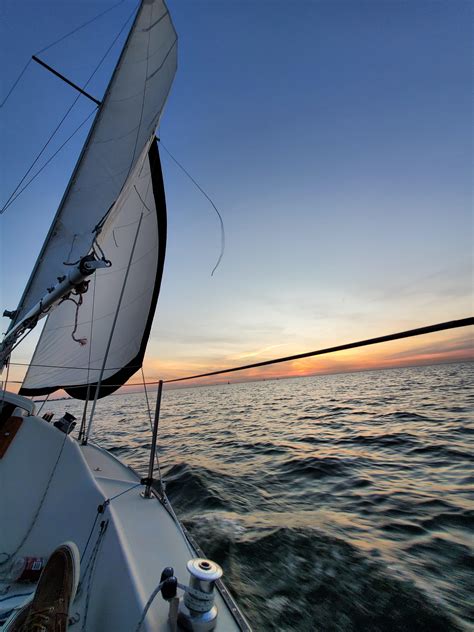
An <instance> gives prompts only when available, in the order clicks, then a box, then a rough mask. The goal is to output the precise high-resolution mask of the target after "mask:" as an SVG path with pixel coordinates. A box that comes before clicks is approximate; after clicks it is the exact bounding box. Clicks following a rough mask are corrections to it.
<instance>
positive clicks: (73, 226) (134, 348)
mask: <svg viewBox="0 0 474 632" xmlns="http://www.w3.org/2000/svg"><path fill="white" fill-rule="evenodd" d="M176 63H177V36H176V32H175V30H174V27H173V24H172V22H171V18H170V15H169V13H168V10H167V8H166V6H165V4H164V2H163V1H162V0H143V2H142V4H141V6H140V8H139V10H138V13H137V15H136V18H135V21H134V24H133V26H132V29H131V31H130V34H129V36H128V39H127V42H126V44H125V46H124V49H123V51H122V54H121V57H120V59H119V62H118V64H117V67H116V69H115V71H114V74H113V76H112V79H111V81H110V84H109V87H108V89H107V91H106V93H105V96H104V99H103V101H102V105H101V107H100V109H99V111H98V114H97V116H96V119H95V121H94V124H93V126H92V128H91V131H90V133H89V136H88V139H87V142H86V144H85V146H84V149H83V151H82V154H81V156H80V158H79V161H78V164H77V165H76V168H75V170H74V173H73V175H72V177H71V180H70V183H69V185H68V187H67V189H66V192H65V194H64V197H63V199H62V202H61V204H60V206H59V209H58V212H57V214H56V217H55V219H54V222H53V224H52V226H51V229H50V231H49V234H48V236H47V238H46V241H45V244H44V246H43V249H42V251H41V254H40V256H39V258H38V261H37V264H36V266H35V269H34V270H33V273H32V276H31V278H30V280H29V283H28V285H27V287H26V290H25V292H24V294H23V297H22V299H21V301H20V305H19V308H18V310H17V313H16V315H15V320H14V322H13V323H12V326H14V325H15V323H18V322H19V321H20V320H21V318H22V317H23V316H24V315H25V314H27V313H28V310H29V309H30V308H31V307H32V306H33V305H34V304H35V303H37V302H38V301H39V300H40V299H41V297H42V296H43V295H44V294H45V292H46V291H47V288H48V287H49V286H51V285H52V284H54V282H55V281H56V278H57V277H61V276H62V275H65V274H67V273H68V272H69V270H70V267H69V266H68V264H70V263H72V262H76V261H77V260H79V259H81V258H82V257H84V256H85V255H87V254H88V253H90V252H91V251H95V252H100V253H102V252H103V253H104V256H105V257H106V258H107V259H108V260H110V262H111V264H112V265H111V267H109V268H105V269H100V270H97V272H96V273H95V274H94V275H93V276H92V277H91V280H90V281H89V287H88V289H87V291H86V292H85V293H82V294H77V295H71V296H70V297H69V299H68V300H65V301H63V302H62V303H61V304H60V305H59V306H57V307H55V309H54V310H53V311H51V313H50V314H49V315H48V317H47V322H46V324H45V327H44V329H43V332H42V334H41V337H40V340H39V343H38V345H37V348H36V351H35V353H34V357H33V360H32V363H31V366H30V368H29V370H28V373H27V375H26V378H25V380H24V383H23V386H22V389H21V391H20V392H21V393H23V394H28V395H36V394H45V393H49V392H52V391H54V390H56V389H57V388H64V389H66V390H67V391H68V392H69V393H70V394H71V395H72V396H73V397H78V398H86V397H93V396H94V386H95V385H96V383H97V381H98V379H99V375H102V379H101V389H100V393H99V397H102V396H103V395H106V394H107V393H109V392H111V391H112V390H115V389H116V388H118V387H119V386H121V384H123V383H124V382H125V381H126V380H127V379H128V378H129V377H130V376H131V375H132V374H133V373H134V372H135V371H137V370H138V369H139V368H140V366H141V362H142V359H143V354H144V351H145V346H146V342H147V339H148V335H149V331H150V327H151V320H152V318H153V313H154V309H155V305H156V300H157V296H158V291H159V286H160V282H161V274H162V270H163V263H164V250H165V244H166V210H165V199H164V191H163V182H162V176H161V165H160V161H159V155H158V149H157V144H156V140H155V138H154V132H155V129H156V127H157V125H158V122H159V119H160V116H161V113H162V110H163V107H164V104H165V101H166V98H167V96H168V93H169V90H170V88H171V83H172V81H173V78H174V74H175V71H176ZM125 281H126V283H125ZM71 299H73V300H71ZM119 306H120V310H118V307H119ZM102 369H103V374H102ZM91 386H92V388H91Z"/></svg>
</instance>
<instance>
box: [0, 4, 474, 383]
mask: <svg viewBox="0 0 474 632" xmlns="http://www.w3.org/2000/svg"><path fill="white" fill-rule="evenodd" d="M112 4H113V2H110V3H109V2H107V3H106V2H97V1H95V0H94V1H90V2H85V1H82V2H71V1H68V2H52V1H48V0H45V1H44V2H41V3H39V2H28V1H26V2H22V3H18V2H13V1H11V0H3V4H2V17H1V21H2V34H1V39H2V42H1V48H2V51H1V52H2V58H3V59H4V62H3V66H2V85H1V95H5V94H6V92H7V91H8V89H9V87H10V85H11V82H12V81H13V80H14V78H15V77H16V76H17V75H18V73H19V71H20V70H21V68H22V67H23V65H24V63H25V62H26V61H27V59H28V56H29V55H31V54H32V53H35V52H36V51H38V50H40V49H41V48H43V47H44V46H46V45H47V44H49V43H50V42H52V41H54V40H56V39H57V38H58V37H60V36H61V35H63V34H64V33H66V32H67V31H69V30H71V29H73V28H74V27H75V26H77V25H79V24H81V23H82V22H84V21H86V20H88V19H90V18H91V17H93V16H94V15H96V14H98V13H100V12H101V11H103V10H104V9H106V8H107V7H109V6H111V5H112ZM133 6H134V3H133V2H129V1H128V0H126V1H125V2H123V4H121V5H120V6H119V7H117V8H116V9H115V10H113V11H111V12H110V13H108V14H107V16H106V17H104V18H102V19H101V20H99V21H98V22H96V23H94V24H93V25H91V26H90V27H88V28H86V29H83V30H82V31H80V32H78V33H77V34H76V35H74V36H72V37H71V38H68V39H67V40H65V41H64V42H61V43H60V44H58V45H57V46H55V47H53V48H51V49H49V50H48V51H46V52H45V53H44V54H42V55H41V56H42V57H43V58H44V59H45V60H46V61H47V62H48V63H50V64H51V65H53V66H54V67H56V68H58V70H60V71H61V72H63V73H64V74H66V75H67V76H69V77H70V78H71V79H72V80H74V81H76V82H78V83H81V82H83V81H84V80H85V79H86V78H87V77H88V75H89V74H90V72H91V71H92V69H93V68H94V66H95V64H96V63H97V61H98V59H99V58H100V57H101V56H102V54H103V53H104V52H105V50H106V49H107V47H108V45H109V43H110V42H111V41H112V40H113V38H114V37H115V35H116V33H117V32H118V31H119V29H120V28H121V26H122V25H123V23H124V21H125V20H126V17H127V16H128V15H129V14H130V12H131V11H132V9H133ZM169 8H170V11H171V13H172V16H173V19H174V22H175V26H176V29H177V31H178V35H179V47H180V48H179V67H178V74H177V77H176V80H175V84H174V87H173V90H172V94H171V97H170V99H169V102H168V105H167V108H166V111H165V114H164V117H163V120H162V125H161V129H160V136H161V138H162V140H163V142H164V144H165V145H166V147H167V148H168V149H169V150H170V151H171V152H172V154H173V155H174V156H175V157H176V158H177V159H178V160H179V161H180V162H182V163H183V164H184V166H185V167H186V169H188V170H189V171H190V172H191V174H192V175H193V177H194V178H195V179H196V180H197V181H198V182H199V183H200V185H201V186H202V187H203V188H204V189H205V190H206V191H207V193H208V194H209V195H210V196H211V197H212V198H213V200H214V201H215V203H216V204H217V206H218V207H219V209H220V211H221V213H222V215H223V218H224V222H225V228H226V252H225V255H224V259H223V261H222V263H221V266H220V267H219V268H218V270H217V271H216V273H215V275H214V276H213V277H212V278H211V276H210V272H211V270H212V268H213V266H214V263H215V261H216V259H217V256H218V254H219V246H220V235H219V224H218V221H217V218H216V217H215V214H214V212H213V210H212V208H211V207H210V205H209V203H208V202H207V201H206V200H205V199H204V198H203V197H202V196H201V195H200V193H199V192H197V191H196V189H195V188H194V186H193V185H192V184H191V183H190V182H189V180H187V179H186V177H185V176H184V175H183V174H182V173H181V172H180V171H179V170H178V169H177V167H176V166H175V165H174V164H173V163H172V161H171V160H170V159H169V158H168V157H167V156H166V155H163V169H164V175H165V184H166V191H167V197H168V211H169V239H168V253H167V262H166V267H165V276H164V282H163V286H162V292H161V298H160V301H159V304H158V310H157V315H156V320H155V327H154V332H153V335H152V339H151V342H150V345H149V352H150V360H149V364H148V367H149V371H151V372H153V373H154V374H155V373H157V372H159V373H166V372H168V373H173V372H174V371H177V370H178V369H177V367H181V368H182V370H183V371H184V372H186V371H187V368H188V367H189V369H190V370H194V369H195V368H196V369H201V368H210V369H212V368H214V367H215V366H223V365H227V364H233V363H236V362H238V361H239V359H240V358H243V357H246V358H249V357H254V358H255V360H259V359H264V358H266V357H272V356H275V355H283V354H284V355H287V354H288V353H298V352H303V351H306V350H308V349H312V348H317V347H318V346H322V345H327V344H337V343H339V342H347V341H350V340H356V339H359V338H363V337H367V336H373V335H382V334H384V333H388V332H391V331H396V330H399V329H405V328H410V327H416V326H421V325H425V324H430V323H434V322H438V321H443V320H450V319H455V318H461V317H465V316H468V315H470V313H471V312H472V295H471V282H472V277H471V274H472V272H471V270H472V133H471V126H472V97H471V94H472V74H471V66H470V64H471V59H472V31H471V24H472V5H471V3H469V2H460V1H458V0H450V1H449V2H443V1H436V2H422V1H413V2H405V1H392V0H389V1H386V2H376V1H370V2H359V1H357V0H351V1H350V2H344V1H329V0H327V1H318V2H316V1H314V2H303V1H299V0H298V1H295V2H277V1H274V0H271V1H264V2H245V1H242V2H233V1H230V0H229V1H227V2H218V1H213V2H204V1H200V0H198V1H194V2H190V1H183V2H176V1H173V2H169ZM122 39H123V38H122ZM114 53H115V57H116V55H117V54H118V47H116V48H115V49H114ZM113 59H114V58H113V56H111V57H110V58H108V62H107V64H106V65H105V67H104V71H103V72H100V73H98V76H97V77H96V78H95V79H94V81H93V82H91V84H90V86H89V90H90V92H91V93H92V94H94V95H96V96H98V97H100V96H101V95H102V92H103V89H104V86H105V85H106V80H107V75H108V73H110V71H111V68H112V67H113ZM74 97H75V94H74V92H73V91H72V89H71V88H69V87H67V86H65V85H62V84H61V82H59V81H58V80H57V79H56V78H54V77H52V76H49V75H48V73H47V72H46V71H44V70H43V69H42V68H40V67H36V66H34V65H33V64H32V65H30V67H29V68H28V70H27V72H26V73H25V76H24V77H23V79H22V81H21V82H20V83H19V85H18V87H17V89H16V90H15V92H14V93H13V94H12V97H11V98H10V99H9V101H8V102H7V104H6V105H5V106H4V108H2V109H1V110H0V116H1V119H2V127H1V144H2V173H3V176H2V182H1V192H2V199H5V198H7V197H8V195H9V193H10V191H11V189H12V188H14V186H15V185H16V183H17V180H18V177H19V176H21V175H22V174H23V172H24V171H25V169H26V168H27V167H28V166H29V163H30V162H31V158H32V157H33V156H34V155H35V152H37V151H38V150H39V148H40V147H41V144H42V143H43V142H44V140H45V139H46V138H47V136H48V135H49V133H50V132H51V131H52V129H54V127H55V125H56V124H57V123H58V122H59V120H60V118H61V116H62V114H63V113H64V112H65V110H66V109H67V107H68V105H69V104H70V103H71V102H72V100H73V99H74ZM89 111H91V104H90V103H89V102H87V101H86V100H81V101H80V103H79V104H78V106H77V108H76V109H75V110H74V113H73V116H72V117H71V119H70V120H68V122H67V123H66V125H65V128H64V132H62V134H63V135H62V136H60V137H59V140H58V141H57V145H56V146H58V145H59V144H60V142H61V140H60V139H65V138H66V137H67V136H68V135H69V134H70V133H71V132H72V131H73V129H74V128H75V126H76V125H78V124H79V122H80V121H82V120H83V118H84V117H85V116H86V115H87V113H88V112H89ZM85 131H86V128H84V130H83V133H82V135H81V134H78V135H77V136H76V137H75V138H74V140H73V141H72V142H71V143H69V144H68V146H67V148H66V149H65V150H63V151H62V152H61V153H60V154H59V156H58V157H57V158H56V159H55V160H54V161H53V162H52V163H51V165H49V166H48V167H47V168H46V169H45V171H44V173H43V174H42V176H43V177H40V178H39V179H38V180H37V181H35V183H34V184H33V185H32V186H31V187H30V188H29V189H28V190H27V192H25V194H23V195H22V196H21V197H20V198H19V199H18V200H17V201H16V202H15V204H14V205H12V206H11V207H10V208H9V209H8V210H7V211H6V212H5V214H4V215H3V216H2V217H1V219H0V221H1V231H2V234H1V236H2V269H1V283H2V298H1V307H2V309H3V308H5V307H8V308H14V307H15V306H16V303H17V301H18V299H19V296H20V294H21V291H22V288H23V286H24V284H25V282H26V280H27V278H28V275H29V272H30V270H31V267H32V266H33V264H34V261H35V259H36V255H37V253H38V251H39V249H40V247H41V244H42V241H43V238H44V236H45V234H46V231H47V229H48V226H49V223H50V221H51V218H52V216H53V215H54V212H55V210H56V208H57V205H58V203H59V200H60V197H61V194H62V191H63V190H64V187H65V185H66V183H67V180H68V177H69V174H70V171H71V170H72V167H73V165H74V162H75V159H76V157H77V153H78V151H79V149H80V146H81V143H82V139H83V138H84V134H85ZM25 227H26V228H27V230H25ZM4 322H5V321H4ZM5 328H6V323H5V325H4V329H5ZM30 352H31V343H29V344H26V343H25V346H24V350H23V351H20V353H19V357H20V356H21V358H22V359H23V358H27V356H28V354H29V353H30ZM180 370H181V369H180Z"/></svg>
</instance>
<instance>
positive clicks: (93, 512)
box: [0, 416, 248, 632]
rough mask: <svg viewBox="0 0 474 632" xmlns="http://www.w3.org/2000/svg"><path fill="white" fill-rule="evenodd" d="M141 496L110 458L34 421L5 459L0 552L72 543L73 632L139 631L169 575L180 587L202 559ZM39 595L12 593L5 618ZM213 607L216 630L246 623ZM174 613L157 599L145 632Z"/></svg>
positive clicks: (220, 603)
mask: <svg viewBox="0 0 474 632" xmlns="http://www.w3.org/2000/svg"><path fill="white" fill-rule="evenodd" d="M58 459H59V460H58ZM46 490H47V491H46ZM45 492H46V495H45V496H44V494H45ZM124 492H125V493H124ZM141 492H143V486H141V485H140V479H139V477H138V475H137V474H136V473H135V472H134V471H133V470H132V469H131V468H129V467H127V466H125V465H124V464H123V463H121V462H120V461H119V460H118V459H116V458H115V457H113V456H112V455H111V454H110V453H109V452H107V451H106V450H103V449H102V448H100V447H98V446H96V445H90V444H89V445H87V446H82V445H80V444H79V443H78V442H77V441H76V440H75V439H73V438H72V437H70V436H66V435H65V434H64V433H63V432H61V431H59V430H58V429H56V428H55V427H54V426H53V425H52V423H48V422H46V421H45V420H43V419H41V418H39V417H36V416H26V417H24V418H23V421H22V423H21V426H20V428H19V430H18V432H17V433H16V436H15V437H14V439H13V441H12V442H11V444H10V445H9V447H8V449H7V450H6V452H5V454H4V456H3V458H1V459H0V552H5V553H12V552H13V551H15V549H16V548H17V547H18V546H19V544H20V543H21V542H22V540H23V539H24V538H25V535H26V534H28V536H27V538H26V540H25V542H24V544H23V545H22V546H21V549H20V550H19V552H18V555H23V556H34V557H44V558H48V556H49V555H50V554H51V553H52V551H53V550H54V549H55V548H56V547H57V546H58V545H59V544H61V543H62V542H64V541H66V540H72V541H74V542H75V543H76V544H77V546H78V548H79V551H80V553H81V557H82V560H81V583H80V588H79V591H78V595H77V597H76V599H75V601H74V603H73V604H72V606H71V609H70V615H71V618H72V621H71V624H70V629H71V630H73V631H74V630H87V632H132V631H134V630H136V628H137V625H138V622H139V621H140V618H141V616H142V613H143V610H144V607H145V605H146V603H147V601H148V599H149V597H150V595H151V593H152V592H153V590H154V589H155V588H156V586H157V585H158V584H159V582H160V575H161V572H162V570H163V569H164V568H165V567H167V566H172V567H173V568H174V571H175V575H176V576H177V578H178V581H179V582H180V583H183V584H187V583H188V573H187V570H186V562H187V561H188V560H189V559H190V558H192V557H198V554H197V552H196V551H195V550H194V549H193V547H192V545H191V544H190V542H189V541H188V540H187V538H186V537H185V535H184V533H183V530H182V528H181V526H180V525H179V523H177V522H176V521H175V520H174V518H173V517H172V515H171V514H170V512H169V511H168V510H167V509H166V508H165V507H164V506H163V504H162V503H161V502H160V501H159V500H158V498H157V497H155V496H152V498H150V499H145V498H143V496H142V495H141ZM119 494H121V495H119ZM43 496H44V501H43V503H42V505H41V506H40V504H41V501H42V498H43ZM108 501H109V502H108ZM99 507H101V511H98V508H99ZM38 510H39V511H38ZM104 529H105V530H104ZM101 533H102V535H101ZM4 557H5V556H3V557H2V558H0V560H1V559H4ZM2 589H3V590H4V591H5V589H6V586H5V585H0V592H2ZM33 589H34V585H31V584H15V585H13V586H11V587H10V588H9V589H8V591H6V592H4V594H3V595H0V613H1V612H2V609H3V611H4V612H5V610H8V609H11V607H13V606H14V605H15V602H14V600H11V599H9V598H10V597H12V596H13V595H15V594H17V593H21V594H22V595H24V594H25V593H26V592H29V591H32V590H33ZM180 593H181V591H178V594H180ZM25 599H27V598H25V597H22V598H21V600H25ZM227 601H229V600H228V598H227ZM215 603H216V605H217V608H218V611H219V615H218V623H217V627H216V630H217V631H219V630H225V631H227V630H239V629H241V626H240V625H239V624H238V623H237V620H236V619H235V618H234V616H233V615H232V613H231V610H232V611H234V613H235V615H236V617H237V619H238V618H239V616H241V615H240V614H239V613H236V611H235V610H234V607H232V606H233V605H234V604H229V606H230V607H229V606H228V605H227V603H226V602H225V601H224V599H223V598H222V595H221V594H216V601H215ZM168 611H169V606H168V603H167V602H165V601H164V600H163V599H162V597H161V595H159V594H158V595H157V597H156V598H155V599H154V601H153V603H152V605H151V607H150V609H149V611H148V614H147V616H146V618H145V621H144V622H143V625H142V627H141V629H142V630H150V631H151V630H154V631H155V632H156V631H158V630H169V629H170V627H169V622H168ZM0 621H1V616H0ZM244 629H248V628H245V624H244Z"/></svg>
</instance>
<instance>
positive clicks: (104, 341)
mask: <svg viewBox="0 0 474 632" xmlns="http://www.w3.org/2000/svg"><path fill="white" fill-rule="evenodd" d="M176 65H177V35H176V32H175V30H174V27H173V24H172V21H171V18H170V15H169V12H168V10H167V8H166V6H165V5H164V3H163V2H162V0H143V1H142V3H141V5H140V8H139V9H138V12H137V14H136V17H135V20H134V23H133V26H132V28H131V30H130V33H129V36H128V38H127V41H126V43H125V45H124V48H123V51H122V53H121V56H120V58H119V61H118V63H117V66H116V68H115V71H114V73H113V75H112V78H111V80H110V83H109V86H108V88H107V90H106V93H105V96H104V98H103V100H102V102H101V104H100V106H99V108H98V111H97V114H96V117H95V120H94V123H93V125H92V127H91V130H90V132H89V135H88V138H87V140H86V143H85V145H84V148H83V150H82V153H81V155H80V157H79V160H78V162H77V165H76V167H75V169H74V172H73V174H72V176H71V179H70V181H69V184H68V186H67V189H66V191H65V193H64V196H63V199H62V201H61V203H60V206H59V209H58V211H57V214H56V216H55V218H54V221H53V223H52V226H51V228H50V230H49V233H48V236H47V238H46V241H45V243H44V245H43V248H42V250H41V253H40V255H39V257H38V260H37V262H36V265H35V267H34V269H33V272H32V275H31V277H30V280H29V282H28V284H27V286H26V288H25V291H24V293H23V296H22V298H21V300H20V303H19V306H18V308H17V310H16V311H15V312H11V313H10V314H9V315H10V317H11V318H12V322H11V326H10V328H9V330H8V332H7V334H6V336H5V338H4V340H3V342H2V344H1V347H0V359H1V361H2V366H5V365H6V364H7V363H8V360H9V357H10V354H11V352H12V350H13V349H14V348H15V346H16V344H18V342H19V341H20V340H21V339H22V337H23V336H24V335H25V334H27V333H28V332H29V330H31V329H32V328H34V327H35V326H36V324H37V323H38V321H39V320H40V319H41V318H43V317H45V318H46V323H45V325H44V328H43V330H42V333H41V336H40V339H39V342H38V344H37V347H36V350H35V352H34V355H33V358H32V361H31V364H30V366H29V368H28V371H27V374H26V377H25V379H24V382H23V384H22V387H21V390H20V395H15V394H13V393H8V392H5V391H4V392H1V393H0V403H1V409H0V415H1V417H0V431H1V433H0V434H1V436H0V507H1V511H0V592H1V593H2V599H1V600H0V622H2V621H6V619H7V618H8V617H10V618H11V620H13V619H14V618H15V616H16V615H15V612H16V611H18V609H20V608H21V607H22V606H23V605H24V604H25V602H26V601H28V600H29V599H30V598H31V593H32V592H33V590H34V584H20V583H18V582H17V581H16V580H18V579H19V577H15V576H14V574H13V575H12V573H10V574H9V572H8V571H9V570H11V569H12V568H13V567H14V566H15V564H16V562H17V561H18V559H20V560H21V559H27V558H28V559H33V558H34V559H44V560H46V559H47V558H48V557H49V556H50V554H51V553H52V552H53V551H54V550H55V548H56V547H57V546H58V545H59V544H61V543H62V542H64V541H66V540H72V541H74V542H75V543H76V544H77V547H78V549H79V552H80V555H81V576H80V583H79V590H78V593H77V597H76V599H75V601H74V602H73V604H72V606H71V609H70V613H69V614H70V623H69V627H70V628H71V629H73V630H76V629H77V630H88V631H90V632H94V631H97V632H122V631H123V632H131V631H133V630H138V629H141V630H170V629H171V630H172V629H187V630H211V629H214V628H215V629H216V630H248V629H249V627H248V624H247V623H246V622H245V620H244V618H243V616H242V615H241V613H240V612H239V610H238V608H237V606H236V605H235V603H234V601H233V600H232V598H231V596H230V595H229V593H228V591H227V590H226V589H225V587H224V586H223V584H222V583H221V582H220V580H219V577H220V574H221V571H220V569H219V567H218V566H217V565H216V564H214V563H213V562H210V561H207V560H204V559H201V558H202V555H201V554H200V552H199V551H198V550H197V549H196V547H195V545H194V544H193V543H191V541H190V539H189V536H188V535H187V534H186V533H185V531H184V529H183V527H182V526H181V525H180V523H179V521H178V520H177V518H176V516H175V514H174V512H173V510H172V508H171V506H170V504H169V501H168V499H167V498H166V495H165V494H164V491H163V490H162V489H161V488H159V487H158V486H156V485H154V481H153V480H152V472H153V465H152V464H153V458H154V449H155V442H156V430H157V422H158V413H159V400H158V404H157V417H156V419H155V429H154V430H155V432H154V441H153V448H152V454H151V458H150V472H149V476H148V477H147V478H146V479H142V480H140V477H139V476H138V474H137V473H136V472H134V471H133V470H132V469H131V468H130V467H128V466H125V465H124V464H122V463H121V462H120V461H119V460H117V459H116V458H115V457H114V456H112V455H111V454H110V453H108V452H107V451H106V450H103V449H101V448H100V447H98V446H96V445H94V444H92V443H91V442H90V441H89V436H90V433H91V428H92V422H93V420H94V415H95V404H96V402H97V399H98V398H101V397H105V396H107V395H109V394H110V393H112V392H113V391H115V390H116V389H118V388H119V387H120V386H121V385H123V384H124V383H125V382H126V381H127V380H128V379H129V378H130V377H131V376H132V375H133V374H134V373H135V372H136V371H138V370H139V369H140V367H141V366H142V362H143V357H144V354H145V349H146V345H147V341H148V337H149V334H150V328H151V324H152V319H153V314H154V311H155V307H156V303H157V299H158V294H159V290H160V284H161V278H162V274H163V265H164V258H165V249H166V205H165V195H164V188H163V180H162V173H161V165H160V157H159V152H158V143H157V139H156V138H155V129H156V127H157V125H158V122H159V120H160V116H161V114H162V111H163V107H164V104H165V102H166V99H167V96H168V93H169V90H170V88H171V84H172V81H173V78H174V74H175V70H176ZM58 389H64V390H65V391H66V392H67V393H68V394H69V395H71V396H72V397H74V398H76V399H82V400H85V407H84V415H83V419H82V422H81V425H80V433H79V439H74V438H73V437H72V436H71V435H70V434H69V431H70V430H71V429H72V427H73V424H74V421H73V419H71V418H70V416H69V417H68V416H67V414H66V415H65V416H64V417H63V418H62V419H61V420H59V421H58V422H56V423H54V422H50V421H48V420H47V419H45V418H40V417H39V416H36V415H35V407H34V404H33V403H32V402H31V400H29V399H27V397H26V396H44V395H48V394H50V393H52V392H54V391H56V390H58ZM159 393H160V394H161V385H160V391H159ZM194 558H199V559H197V560H196V559H194ZM169 567H173V569H174V570H172V569H171V570H170V568H169ZM167 569H168V570H167ZM162 571H164V574H163V575H162ZM189 573H190V575H189ZM174 576H176V577H177V580H178V584H179V586H180V587H178V589H177V593H176V585H177V584H176V581H175V580H174ZM167 580H172V581H167ZM188 580H189V585H188ZM173 581H174V584H173ZM216 582H217V588H218V590H216V591H215V590H214V584H215V583H216ZM165 583H166V586H165ZM164 586H165V588H166V587H167V589H166V590H164V588H163V587H164ZM173 586H174V592H175V593H176V596H173ZM160 589H161V591H162V594H163V596H164V597H166V599H164V598H162V597H161V596H160V595H159V594H157V593H159V590H160ZM155 595H157V596H156V598H155Z"/></svg>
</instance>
